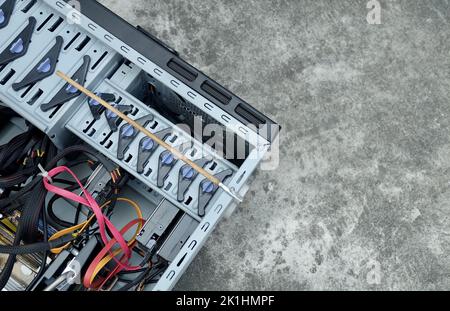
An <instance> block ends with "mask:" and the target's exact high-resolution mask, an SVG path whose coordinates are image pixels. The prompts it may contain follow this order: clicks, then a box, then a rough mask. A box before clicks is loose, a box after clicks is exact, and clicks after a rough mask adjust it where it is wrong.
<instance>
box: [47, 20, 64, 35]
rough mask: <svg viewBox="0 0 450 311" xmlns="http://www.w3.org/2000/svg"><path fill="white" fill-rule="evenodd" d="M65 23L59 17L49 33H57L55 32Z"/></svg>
mask: <svg viewBox="0 0 450 311" xmlns="http://www.w3.org/2000/svg"><path fill="white" fill-rule="evenodd" d="M63 21H64V19H62V17H59V18H58V20H57V21H56V22H55V23H54V24H53V26H52V27H50V28H49V29H48V31H50V32H55V30H56V29H58V27H59V26H61V24H62V22H63Z"/></svg>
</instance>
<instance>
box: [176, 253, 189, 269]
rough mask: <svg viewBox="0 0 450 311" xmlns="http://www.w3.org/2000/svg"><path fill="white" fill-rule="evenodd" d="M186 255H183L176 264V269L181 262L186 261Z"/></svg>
mask: <svg viewBox="0 0 450 311" xmlns="http://www.w3.org/2000/svg"><path fill="white" fill-rule="evenodd" d="M186 256H187V253H186V254H184V256H183V257H182V258H181V259H180V261H179V262H178V263H177V267H179V266H181V264H182V263H183V261H184V260H185V259H186Z"/></svg>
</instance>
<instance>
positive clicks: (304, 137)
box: [101, 0, 450, 290]
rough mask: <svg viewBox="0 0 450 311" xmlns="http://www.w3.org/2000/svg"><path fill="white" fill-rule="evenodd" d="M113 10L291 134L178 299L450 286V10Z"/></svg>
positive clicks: (210, 3) (177, 6)
mask: <svg viewBox="0 0 450 311" xmlns="http://www.w3.org/2000/svg"><path fill="white" fill-rule="evenodd" d="M101 2H102V3H104V4H106V5H107V6H108V7H109V8H111V9H112V10H113V11H115V12H117V13H118V14H119V15H121V16H123V17H124V18H125V19H127V20H128V21H130V22H131V23H133V24H140V25H142V26H144V27H145V28H147V29H148V30H150V31H151V32H152V33H154V34H156V35H158V36H159V37H160V38H162V39H163V40H164V41H166V42H168V43H169V44H170V45H171V46H173V47H174V48H175V49H177V50H178V51H179V52H180V53H181V54H182V56H183V57H184V58H185V59H186V60H188V61H189V62H191V63H193V64H194V65H195V66H197V67H199V69H201V70H202V71H204V72H205V73H206V74H208V75H210V76H211V77H213V78H215V79H217V80H218V81H219V82H221V83H223V84H224V85H225V86H227V87H229V88H230V89H231V90H233V91H234V92H235V93H237V94H239V95H240V96H241V97H243V98H245V99H247V100H248V101H249V102H250V103H252V104H253V105H254V106H255V107H257V108H258V109H260V110H261V111H262V112H264V113H265V114H267V115H269V116H270V117H272V118H273V119H274V120H276V121H277V122H279V123H280V124H281V125H282V126H283V132H282V136H281V160H282V163H281V165H280V167H279V169H278V170H277V171H275V172H262V171H261V172H259V173H258V174H257V178H256V181H255V182H254V183H253V184H252V187H251V191H250V192H249V195H248V196H247V197H246V200H245V202H244V204H242V205H241V206H240V208H239V210H238V211H237V212H236V213H235V214H234V215H233V217H232V218H231V219H229V220H225V221H224V222H222V223H221V224H220V226H219V227H218V228H217V230H216V231H215V233H214V234H213V236H212V238H211V239H210V240H209V241H208V243H207V244H206V246H205V248H204V249H203V250H202V251H201V253H200V255H199V256H198V258H197V259H196V260H195V261H194V262H193V264H192V265H191V267H190V268H189V270H188V271H187V273H186V274H185V276H184V277H183V279H182V280H181V281H180V283H179V285H178V287H177V289H179V290H184V289H193V290H268V289H272V290H280V289H286V290H413V289H416V290H436V289H441V290H449V289H450V277H449V273H450V258H449V254H450V253H449V251H450V222H449V218H450V208H449V207H450V189H449V180H450V104H449V99H450V77H449V69H450V55H449V50H450V32H449V30H448V29H449V18H450V10H449V5H450V4H449V1H444V0H442V1H437V0H428V1H421V0H415V1H412V0H396V1H394V0H380V2H381V4H382V25H378V26H375V25H368V24H367V22H366V14H367V12H368V10H367V9H366V3H367V1H366V0H346V1H344V0H343V1H334V0H333V1H331V0H282V1H276V0H272V1H270V0H248V1H241V0H230V1H219V0H190V1H179V0H165V1H157V0H147V1H143V0H134V1H118V0H102V1H101Z"/></svg>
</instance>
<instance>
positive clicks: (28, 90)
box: [20, 83, 35, 98]
mask: <svg viewBox="0 0 450 311" xmlns="http://www.w3.org/2000/svg"><path fill="white" fill-rule="evenodd" d="M34 85H35V84H34V83H33V84H31V85H30V86H29V87H27V89H26V90H25V92H23V93H22V95H21V96H20V98H24V97H25V96H27V94H28V93H29V92H30V91H31V89H32V88H33V87H34Z"/></svg>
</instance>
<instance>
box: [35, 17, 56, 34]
mask: <svg viewBox="0 0 450 311" xmlns="http://www.w3.org/2000/svg"><path fill="white" fill-rule="evenodd" d="M52 17H53V14H50V15H49V16H48V17H47V18H46V19H45V21H43V22H42V24H40V25H39V27H38V28H37V29H36V30H37V31H41V30H42V28H44V26H45V25H46V24H47V23H48V22H49V20H51V19H52Z"/></svg>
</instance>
